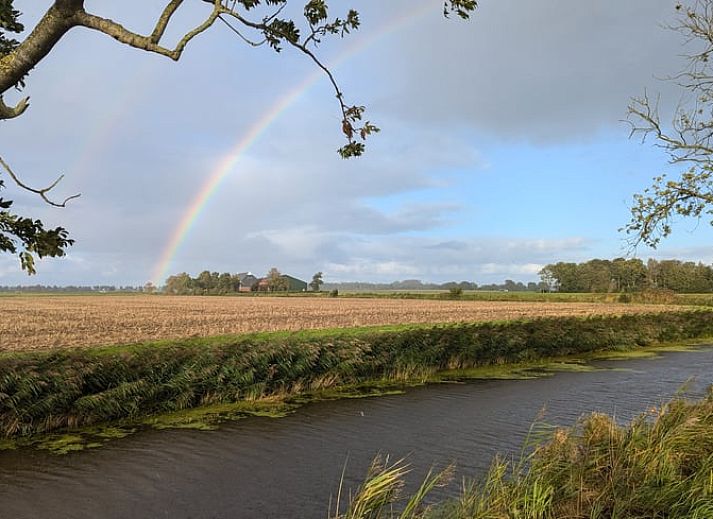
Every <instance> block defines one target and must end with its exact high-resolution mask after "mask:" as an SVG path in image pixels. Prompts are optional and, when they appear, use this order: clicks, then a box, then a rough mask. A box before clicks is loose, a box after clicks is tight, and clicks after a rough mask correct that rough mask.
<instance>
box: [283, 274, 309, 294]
mask: <svg viewBox="0 0 713 519" xmlns="http://www.w3.org/2000/svg"><path fill="white" fill-rule="evenodd" d="M280 277H281V278H282V279H286V280H287V284H288V289H287V290H289V291H290V292H305V291H306V290H307V282H306V281H302V280H301V279H297V278H293V277H292V276H288V275H287V274H283V275H282V276H280Z"/></svg>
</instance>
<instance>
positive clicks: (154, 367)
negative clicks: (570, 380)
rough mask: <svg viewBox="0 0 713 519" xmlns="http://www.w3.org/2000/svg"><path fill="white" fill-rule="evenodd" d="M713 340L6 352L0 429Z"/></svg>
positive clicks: (707, 326)
mask: <svg viewBox="0 0 713 519" xmlns="http://www.w3.org/2000/svg"><path fill="white" fill-rule="evenodd" d="M696 337H713V311H692V312H679V313H664V314H650V315H649V314H642V315H625V316H620V317H592V318H586V319H584V318H546V319H537V320H532V321H510V322H501V323H477V324H472V323H461V324H452V325H441V326H430V325H429V326H426V325H414V326H398V327H385V328H377V329H370V328H363V329H352V330H350V329H344V330H327V331H325V330H321V331H315V332H301V333H272V334H269V333H268V334H254V335H244V336H225V337H214V338H205V339H193V340H181V341H162V342H156V343H145V344H141V345H133V346H113V347H106V348H92V349H80V350H55V351H40V352H24V353H15V354H5V355H2V356H0V433H1V434H3V435H5V436H14V435H27V434H34V433H40V432H49V431H53V430H57V429H65V428H75V427H80V426H86V425H91V424H95V423H100V422H107V421H112V420H122V419H135V418H139V417H143V416H147V415H151V414H156V413H164V412H172V411H178V410H181V409H187V408H192V407H196V406H200V405H204V404H214V403H225V402H237V401H243V400H253V399H257V398H262V397H280V398H286V397H290V396H295V395H299V394H301V393H305V392H310V391H313V390H324V389H328V388H334V387H340V386H347V385H351V384H358V383H363V382H365V381H373V380H382V379H389V380H395V379H404V378H414V377H425V376H427V375H428V374H430V373H433V372H434V371H438V370H443V369H452V368H470V367H476V366H483V365H491V364H503V363H510V362H522V361H528V360H535V359H539V358H544V357H554V356H562V355H569V354H577V353H584V352H590V351H596V350H606V349H611V348H619V347H627V348H632V347H637V346H643V345H647V344H652V343H656V342H665V341H674V340H684V339H691V338H696Z"/></svg>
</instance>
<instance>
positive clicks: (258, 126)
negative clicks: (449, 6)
mask: <svg viewBox="0 0 713 519" xmlns="http://www.w3.org/2000/svg"><path fill="white" fill-rule="evenodd" d="M433 4H434V2H433V0H425V1H424V2H422V3H421V4H419V5H418V7H417V8H415V9H409V10H408V12H407V13H406V14H404V15H402V16H397V17H395V18H393V19H391V20H389V21H388V22H386V23H384V25H383V26H382V27H380V28H379V29H377V30H375V31H374V32H373V33H371V34H369V35H367V36H366V37H364V38H361V39H359V40H357V41H356V42H354V44H352V45H351V46H349V47H348V48H347V49H346V50H344V51H343V52H342V53H340V54H339V55H338V56H337V57H336V58H335V59H334V60H332V61H331V62H330V63H329V67H330V68H334V67H337V66H338V65H340V64H341V63H343V62H345V61H347V60H348V59H350V58H352V57H353V56H355V55H357V54H359V53H360V52H362V51H364V50H365V49H366V48H368V47H369V46H371V45H372V44H374V43H375V42H376V41H378V40H379V39H381V38H383V37H384V36H386V35H388V34H391V33H393V32H395V31H398V30H400V29H403V28H404V27H406V26H408V25H409V24H411V23H412V22H415V21H416V20H417V19H419V18H421V17H422V16H424V15H425V14H426V13H428V12H429V11H430V10H431V9H432V8H433ZM322 77H323V72H322V71H321V70H320V69H318V68H317V67H315V70H314V71H313V72H312V73H310V74H309V75H307V77H305V78H304V79H303V80H302V81H301V82H300V83H298V84H297V85H296V86H295V87H294V88H292V89H291V90H290V91H288V92H287V93H286V94H284V95H283V96H282V97H280V98H279V99H278V100H277V101H276V102H275V104H274V105H272V107H271V108H270V109H269V110H268V111H267V112H265V113H264V114H263V115H262V116H261V117H260V118H259V119H258V120H256V121H255V122H254V123H253V124H252V125H251V126H250V128H249V129H248V131H247V132H246V133H245V134H244V135H242V136H241V137H240V138H239V139H238V141H237V142H236V143H235V145H234V146H233V147H232V149H231V150H230V151H229V152H228V153H227V154H226V155H225V156H224V157H223V158H222V160H221V161H220V162H219V164H218V166H217V167H216V168H215V170H214V171H213V172H212V173H210V175H208V179H207V180H206V182H205V184H203V186H202V187H201V188H200V190H199V192H198V194H196V196H195V198H194V199H193V200H192V202H191V203H190V205H189V206H188V209H187V210H186V212H185V213H184V214H183V216H182V217H181V219H180V221H179V223H178V225H177V226H176V227H175V229H174V231H173V232H172V233H171V238H170V240H169V241H168V244H167V245H166V247H165V249H164V250H163V252H162V253H161V256H160V258H159V261H158V263H157V264H156V266H155V267H154V269H153V274H152V276H151V280H152V281H153V282H154V283H155V284H157V285H160V284H162V283H163V280H164V279H165V278H166V273H167V272H168V269H169V267H170V266H171V264H172V263H173V260H174V257H175V256H176V253H177V252H178V249H179V248H180V246H181V245H182V244H183V242H184V241H185V240H186V237H187V236H188V234H189V233H190V231H191V228H192V227H193V225H194V224H195V222H196V220H197V219H198V217H199V216H200V214H201V212H202V211H203V209H205V207H206V205H207V203H208V201H209V200H210V199H211V197H212V196H213V194H214V193H215V192H216V191H217V189H218V187H219V186H220V184H221V183H222V182H223V180H224V179H225V178H226V177H227V176H228V175H229V174H230V173H231V172H232V171H233V170H234V169H235V166H236V165H237V163H238V161H239V160H240V158H241V157H242V155H243V153H245V151H246V150H247V149H248V148H250V146H252V145H253V144H254V143H255V141H257V140H258V139H259V138H260V136H261V135H262V134H263V133H264V132H265V130H267V128H269V126H270V125H271V124H272V123H273V122H274V121H275V120H276V119H277V118H278V117H280V115H281V114H282V113H283V112H284V111H285V110H287V109H288V108H289V107H290V106H291V105H292V104H293V103H294V102H295V101H297V100H298V99H299V98H300V97H301V96H302V95H303V94H304V93H305V92H307V91H308V90H309V89H310V88H311V87H312V86H313V85H314V84H315V83H316V82H317V81H318V80H319V79H321V78H322Z"/></svg>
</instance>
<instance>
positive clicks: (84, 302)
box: [0, 295, 676, 351]
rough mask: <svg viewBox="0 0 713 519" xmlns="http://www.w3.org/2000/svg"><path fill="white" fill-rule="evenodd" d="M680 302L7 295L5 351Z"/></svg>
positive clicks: (0, 336)
mask: <svg viewBox="0 0 713 519" xmlns="http://www.w3.org/2000/svg"><path fill="white" fill-rule="evenodd" d="M674 309H676V307H674V306H667V307H664V306H660V305H655V306H654V305H632V304H603V303H542V302H537V303H532V302H491V301H488V302H483V301H423V300H409V299H349V298H337V299H331V298H307V297H196V296H192V297H178V296H173V297H171V296H149V295H146V296H17V297H1V298H0V351H15V350H36V349H47V348H61V347H77V346H79V347H86V346H96V345H108V344H126V343H134V342H141V341H147V340H154V339H174V338H184V337H198V336H211V335H222V334H232V333H244V332H257V331H277V330H303V329H315V328H344V327H355V326H373V325H387V324H406V323H450V322H462V321H469V322H476V321H493V320H509V319H519V318H532V317H545V316H550V317H551V316H588V315H619V314H631V313H642V312H646V313H650V312H664V311H668V310H674Z"/></svg>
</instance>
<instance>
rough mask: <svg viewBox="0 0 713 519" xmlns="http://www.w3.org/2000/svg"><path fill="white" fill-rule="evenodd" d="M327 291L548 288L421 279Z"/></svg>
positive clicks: (338, 286)
mask: <svg viewBox="0 0 713 519" xmlns="http://www.w3.org/2000/svg"><path fill="white" fill-rule="evenodd" d="M324 288H325V289H326V290H347V291H361V292H370V291H378V290H454V289H460V290H485V291H508V292H527V291H529V292H541V291H543V290H547V289H548V286H547V285H545V284H543V283H534V282H529V283H527V284H525V283H522V282H520V281H513V280H512V279H506V280H505V281H504V282H503V283H500V284H496V283H493V284H490V285H478V283H475V282H473V281H448V282H446V283H424V282H423V281H421V280H419V279H405V280H403V281H394V282H393V283H364V282H346V283H327V284H325V285H324Z"/></svg>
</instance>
